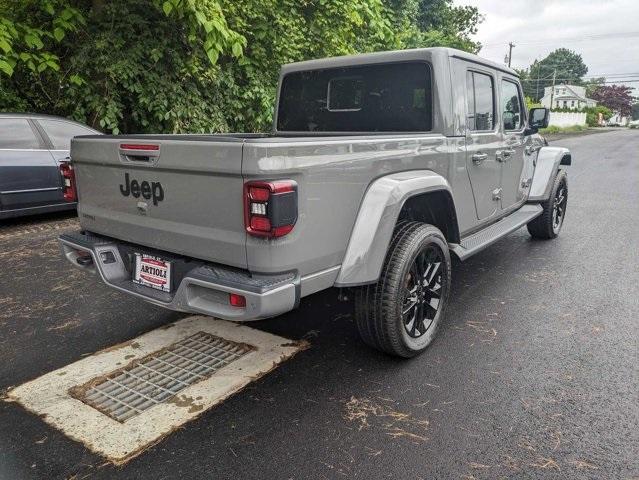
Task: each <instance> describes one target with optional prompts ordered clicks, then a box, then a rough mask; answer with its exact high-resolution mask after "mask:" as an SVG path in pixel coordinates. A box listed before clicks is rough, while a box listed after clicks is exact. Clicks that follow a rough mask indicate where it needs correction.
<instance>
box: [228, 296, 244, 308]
mask: <svg viewBox="0 0 639 480" xmlns="http://www.w3.org/2000/svg"><path fill="white" fill-rule="evenodd" d="M229 303H230V304H231V306H232V307H240V308H241V307H246V298H245V297H244V296H242V295H239V294H237V293H230V294H229Z"/></svg>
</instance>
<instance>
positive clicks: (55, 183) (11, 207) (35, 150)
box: [0, 113, 99, 219]
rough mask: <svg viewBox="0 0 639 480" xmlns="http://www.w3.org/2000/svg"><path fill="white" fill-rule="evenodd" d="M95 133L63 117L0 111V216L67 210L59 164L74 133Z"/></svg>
mask: <svg viewBox="0 0 639 480" xmlns="http://www.w3.org/2000/svg"><path fill="white" fill-rule="evenodd" d="M96 133H99V132H97V131H95V130H94V129H92V128H90V127H88V126H86V125H83V124H81V123H77V122H73V121H71V120H67V119H66V118H61V117H53V116H50V115H38V114H28V113H0V219H4V218H10V217H17V216H22V215H32V214H36V213H45V212H52V211H57V210H68V209H73V208H75V203H69V202H65V201H64V198H63V196H62V192H63V190H62V182H63V179H62V176H61V175H60V170H59V164H60V161H62V160H64V159H65V158H67V157H68V156H69V147H70V143H71V139H72V138H73V137H75V136H76V135H95V134H96Z"/></svg>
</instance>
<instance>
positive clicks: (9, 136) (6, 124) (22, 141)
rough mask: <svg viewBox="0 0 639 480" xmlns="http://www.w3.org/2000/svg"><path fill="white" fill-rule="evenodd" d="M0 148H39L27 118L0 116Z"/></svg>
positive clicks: (38, 142)
mask: <svg viewBox="0 0 639 480" xmlns="http://www.w3.org/2000/svg"><path fill="white" fill-rule="evenodd" d="M0 148H8V149H14V148H15V149H21V148H24V149H27V148H41V145H40V141H39V140H38V137H36V134H35V132H34V131H33V129H32V128H31V124H29V121H28V120H26V119H24V118H0Z"/></svg>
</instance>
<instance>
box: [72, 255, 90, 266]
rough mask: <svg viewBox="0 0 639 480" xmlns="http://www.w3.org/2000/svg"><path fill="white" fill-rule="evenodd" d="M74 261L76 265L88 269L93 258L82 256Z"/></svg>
mask: <svg viewBox="0 0 639 480" xmlns="http://www.w3.org/2000/svg"><path fill="white" fill-rule="evenodd" d="M75 261H76V262H78V265H82V266H83V267H88V266H89V265H91V264H92V263H93V258H91V255H83V256H81V257H78V258H76V259H75Z"/></svg>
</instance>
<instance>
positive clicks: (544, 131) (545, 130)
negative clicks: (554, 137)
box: [539, 125, 588, 135]
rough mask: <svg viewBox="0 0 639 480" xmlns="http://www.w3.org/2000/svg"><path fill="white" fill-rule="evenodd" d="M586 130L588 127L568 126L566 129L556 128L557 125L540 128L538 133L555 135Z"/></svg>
mask: <svg viewBox="0 0 639 480" xmlns="http://www.w3.org/2000/svg"><path fill="white" fill-rule="evenodd" d="M585 130H588V127H585V126H583V125H570V126H568V127H558V126H557V125H549V126H548V128H542V129H541V130H539V133H542V134H546V135H547V134H556V133H577V132H583V131H585Z"/></svg>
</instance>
